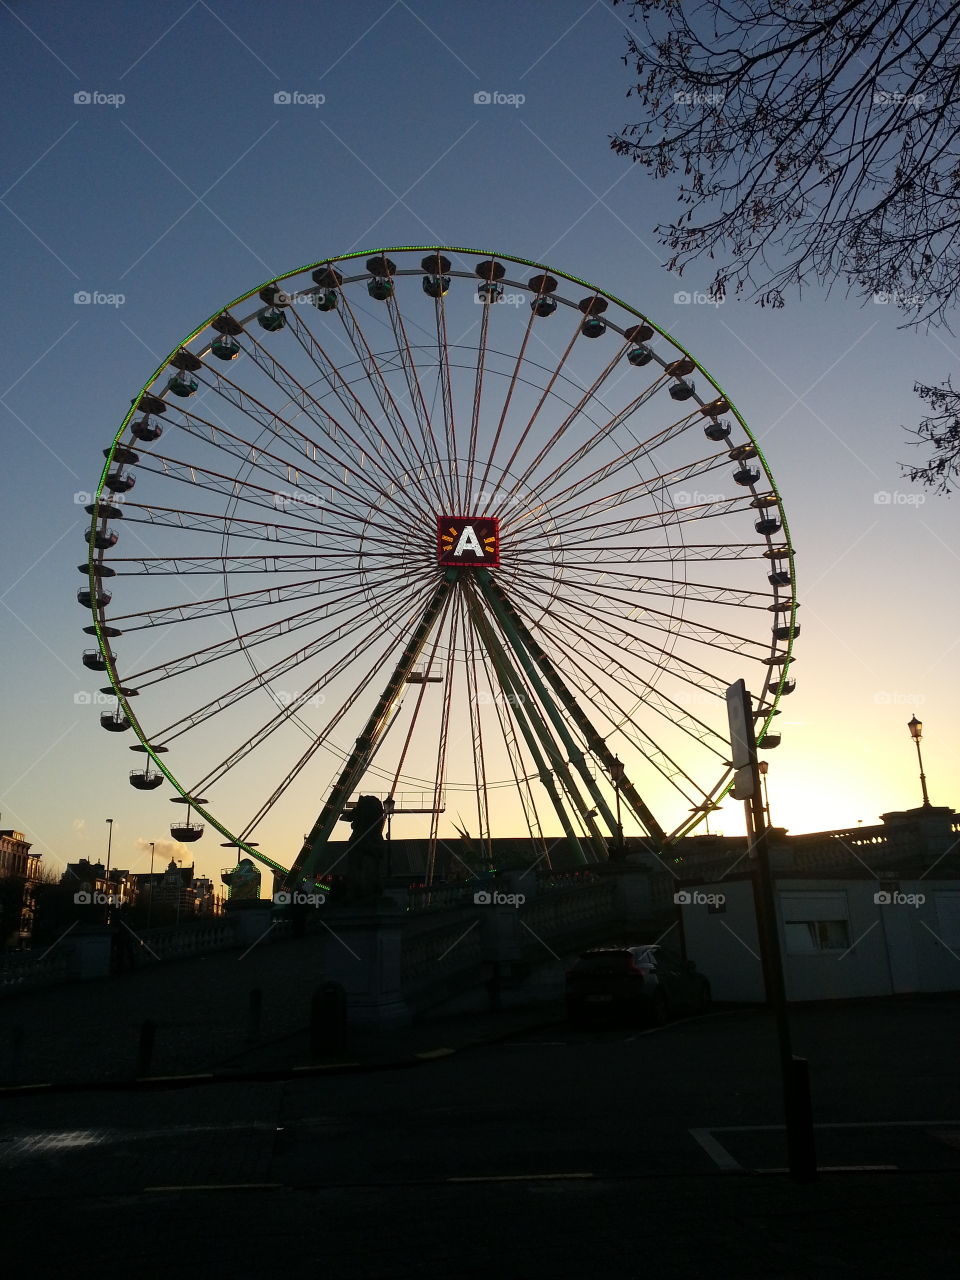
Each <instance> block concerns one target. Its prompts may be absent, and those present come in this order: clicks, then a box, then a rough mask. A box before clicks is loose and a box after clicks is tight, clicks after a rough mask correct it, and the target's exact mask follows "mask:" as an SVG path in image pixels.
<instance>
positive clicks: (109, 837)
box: [103, 818, 113, 923]
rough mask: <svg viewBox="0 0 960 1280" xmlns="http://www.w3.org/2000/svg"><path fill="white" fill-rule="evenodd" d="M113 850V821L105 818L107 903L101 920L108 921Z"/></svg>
mask: <svg viewBox="0 0 960 1280" xmlns="http://www.w3.org/2000/svg"><path fill="white" fill-rule="evenodd" d="M112 848H113V819H112V818H107V872H106V876H105V877H104V878H105V880H106V884H107V901H106V904H105V905H104V908H103V918H104V920H106V921H107V922H108V923H109V921H110V852H111V850H112Z"/></svg>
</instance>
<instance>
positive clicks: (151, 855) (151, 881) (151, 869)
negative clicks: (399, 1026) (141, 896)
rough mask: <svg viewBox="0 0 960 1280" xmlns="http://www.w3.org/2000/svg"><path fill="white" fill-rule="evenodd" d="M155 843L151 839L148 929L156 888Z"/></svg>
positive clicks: (151, 917)
mask: <svg viewBox="0 0 960 1280" xmlns="http://www.w3.org/2000/svg"><path fill="white" fill-rule="evenodd" d="M155 844H156V841H155V840H151V841H150V901H149V902H148V903H147V928H148V929H149V928H150V921H151V920H152V919H153V890H154V883H153V846H154V845H155Z"/></svg>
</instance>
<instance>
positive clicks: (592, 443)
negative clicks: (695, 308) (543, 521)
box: [505, 331, 661, 505]
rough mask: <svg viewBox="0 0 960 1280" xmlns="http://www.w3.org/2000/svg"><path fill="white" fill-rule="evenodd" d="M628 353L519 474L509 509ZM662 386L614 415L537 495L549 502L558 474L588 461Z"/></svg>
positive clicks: (610, 365)
mask: <svg viewBox="0 0 960 1280" xmlns="http://www.w3.org/2000/svg"><path fill="white" fill-rule="evenodd" d="M578 332H579V331H578ZM625 349H626V348H620V349H619V350H618V351H616V352H615V354H614V355H613V357H612V359H610V360H609V361H608V362H607V364H606V365H605V366H604V368H603V369H602V370H601V371H600V373H599V374H598V375H597V376H596V377H595V378H594V380H593V382H592V383H591V385H590V386H589V387H587V388H582V387H581V391H582V395H581V397H580V399H579V401H577V402H576V403H575V404H574V405H573V406H572V407H571V408H570V410H569V412H568V413H567V414H566V416H565V417H564V418H563V419H562V420H561V422H560V423H559V425H558V426H557V428H556V430H555V431H554V432H553V434H552V435H551V436H550V437H549V438H548V439H547V441H546V443H545V444H544V445H543V446H542V447H541V449H540V451H539V452H538V453H537V455H536V456H535V457H534V458H533V460H532V461H531V462H530V463H528V464H527V465H526V467H525V468H524V470H523V471H522V472H521V473H520V475H519V476H518V477H517V479H516V480H515V481H514V484H513V487H512V488H511V489H510V491H509V492H508V494H507V497H506V500H505V501H506V504H507V505H509V504H510V503H511V502H512V501H513V499H514V498H515V497H516V495H517V493H518V492H519V491H520V490H521V489H522V488H523V487H524V486H526V487H533V485H534V481H533V477H534V476H535V474H536V471H537V468H538V467H539V466H540V465H541V463H542V462H543V460H544V459H545V458H547V457H548V456H549V455H550V454H551V453H552V452H553V450H554V449H556V448H558V446H559V444H560V441H561V440H562V439H563V438H564V436H565V435H566V433H567V431H569V430H570V428H571V426H572V425H573V424H574V423H576V422H578V421H579V420H580V419H581V417H582V415H583V414H584V412H585V410H586V406H587V405H588V404H589V403H590V401H591V400H593V399H594V398H596V397H598V396H599V392H600V388H601V387H602V386H603V384H604V383H605V382H606V380H607V378H608V377H609V376H610V374H611V373H612V372H613V371H614V370H615V369H616V368H617V367H618V366H619V365H620V364H621V361H622V356H623V353H624V351H625ZM660 385H661V384H660V383H654V384H653V385H652V386H650V387H648V388H647V389H646V390H645V391H644V392H642V393H641V394H640V395H639V396H637V397H635V398H634V400H633V401H631V402H630V403H628V404H627V405H626V406H625V407H624V408H623V409H622V410H620V411H619V412H618V413H616V414H614V415H613V417H611V418H608V420H607V421H606V422H605V423H604V425H603V426H601V427H599V428H598V430H597V431H595V432H593V433H592V435H591V436H590V437H589V438H588V440H587V441H585V442H584V444H582V445H581V446H580V447H579V448H578V449H576V450H574V452H573V454H571V461H568V462H567V463H566V464H561V465H560V467H559V468H558V469H555V470H554V471H553V472H551V473H550V475H548V476H547V477H546V478H545V479H543V480H542V481H541V480H538V481H536V485H535V487H536V491H537V493H538V495H539V496H541V497H542V498H543V499H544V500H546V499H547V497H548V495H549V487H550V484H551V482H552V480H553V479H554V478H555V477H556V475H557V474H558V473H559V474H560V475H564V474H566V473H568V472H569V468H570V467H571V466H573V465H574V460H575V461H580V460H582V458H584V457H586V456H587V455H588V454H589V453H591V452H592V451H593V450H594V449H596V448H597V447H599V445H600V444H602V443H603V442H604V441H605V440H606V439H607V438H608V437H609V436H610V435H611V434H612V432H613V431H614V430H615V428H616V427H618V426H622V425H623V423H625V422H627V421H628V420H629V418H630V417H631V416H632V415H633V414H634V413H635V412H636V411H637V409H638V408H640V407H641V406H642V405H644V404H646V403H647V401H648V400H651V399H652V398H653V396H654V394H655V393H656V391H657V389H658V387H659V386H660ZM521 444H522V441H521V442H520V444H518V448H517V450H515V452H514V455H513V457H512V458H511V460H510V462H509V463H508V464H507V470H510V468H511V467H512V465H513V462H514V459H515V458H516V456H517V454H518V453H519V448H520V445H521Z"/></svg>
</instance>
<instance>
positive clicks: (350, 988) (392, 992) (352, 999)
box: [317, 898, 411, 1027]
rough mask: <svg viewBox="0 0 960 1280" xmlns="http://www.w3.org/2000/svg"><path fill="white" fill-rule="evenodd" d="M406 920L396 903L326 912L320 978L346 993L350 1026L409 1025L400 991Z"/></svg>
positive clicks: (334, 908) (409, 1018)
mask: <svg viewBox="0 0 960 1280" xmlns="http://www.w3.org/2000/svg"><path fill="white" fill-rule="evenodd" d="M405 919H406V915H405V913H404V912H403V911H401V910H400V909H399V907H398V906H397V905H396V903H395V902H393V901H391V900H389V899H383V898H381V899H380V900H379V901H378V902H375V903H372V904H370V905H369V906H357V907H333V908H327V909H325V911H324V915H323V923H324V924H325V925H326V929H325V930H323V931H322V935H321V936H323V958H322V961H321V969H322V977H323V980H324V981H325V982H337V983H339V984H340V986H342V987H343V989H344V991H345V992H346V994H347V1022H348V1023H349V1024H350V1025H351V1026H357V1027H364V1026H366V1027H399V1026H406V1025H407V1024H408V1023H409V1022H410V1020H411V1015H410V1010H409V1008H408V1007H407V1004H406V1002H405V1001H404V999H403V991H402V988H401V941H402V939H401V935H402V931H403V925H404V921H405ZM327 930H329V932H327ZM317 976H318V978H319V976H320V975H317Z"/></svg>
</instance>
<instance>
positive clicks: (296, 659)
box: [158, 608, 382, 746]
mask: <svg viewBox="0 0 960 1280" xmlns="http://www.w3.org/2000/svg"><path fill="white" fill-rule="evenodd" d="M365 627H366V628H368V629H369V634H368V635H367V636H366V637H364V636H363V634H362V633H363V630H364V628H365ZM381 635H382V632H381V631H380V630H379V627H378V625H377V623H376V621H375V620H372V619H371V618H370V615H369V609H368V608H362V609H361V610H360V611H359V612H358V613H357V614H356V615H355V616H354V617H351V618H346V619H344V620H343V621H341V622H340V623H339V624H338V625H336V626H334V627H333V629H332V630H331V631H329V632H325V633H324V634H323V635H322V636H319V637H317V638H316V639H314V640H312V641H311V642H310V643H309V644H307V645H302V646H301V647H300V648H299V649H297V650H296V651H295V652H294V653H291V654H287V655H286V656H285V657H283V658H277V659H275V660H274V662H272V663H271V664H270V665H269V666H268V667H265V668H264V669H263V670H262V671H255V672H254V674H253V675H251V676H249V677H247V678H246V679H244V680H242V681H241V682H240V683H239V684H236V685H234V686H233V687H232V688H230V689H227V690H225V691H224V692H223V693H221V694H218V695H217V696H215V697H214V698H211V699H210V700H209V701H207V702H206V703H204V704H202V705H201V706H199V707H197V708H196V709H195V710H193V711H191V712H190V713H189V714H188V715H185V716H182V717H181V718H180V719H179V720H175V721H174V722H173V723H172V724H170V725H168V726H167V727H166V728H165V729H162V730H161V731H160V733H159V735H158V741H161V742H162V743H163V744H164V745H165V746H168V745H169V744H170V743H171V742H173V741H174V739H176V738H179V737H181V736H182V735H183V734H184V733H187V732H189V731H190V730H191V729H195V728H196V727H197V726H198V725H200V724H203V723H204V722H205V721H207V720H210V719H212V718H213V717H214V716H217V715H221V714H223V713H224V712H226V711H230V710H232V708H234V707H235V706H237V704H238V703H240V702H241V701H243V699H244V698H247V697H249V696H250V694H251V693H255V692H256V691H257V690H258V689H265V688H267V687H268V685H269V682H270V681H271V680H275V679H277V677H279V676H282V675H287V674H289V673H290V672H291V671H293V670H294V669H296V668H297V667H299V666H302V665H303V664H304V663H305V662H308V661H309V660H310V659H311V658H314V657H316V656H317V655H318V654H320V653H323V652H324V650H326V649H329V648H331V647H332V646H334V645H336V644H338V643H339V642H341V641H342V640H344V639H346V638H348V637H349V638H351V639H353V640H354V645H353V647H352V649H351V655H352V657H353V658H354V659H356V657H357V656H358V654H359V653H361V652H362V651H363V649H364V648H365V647H366V645H367V644H370V643H372V642H373V640H374V639H377V638H379V637H380V636H381ZM358 637H359V638H358ZM323 683H325V681H323V679H322V678H321V679H320V681H319V682H314V684H315V686H316V687H313V686H311V689H310V692H309V695H304V697H305V698H306V699H309V697H313V695H314V694H316V693H318V692H319V690H320V688H321V687H322V685H323ZM294 710H296V707H295V706H294Z"/></svg>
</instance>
